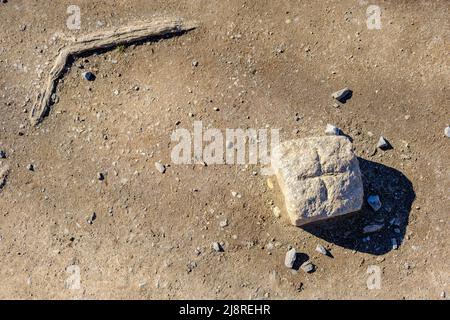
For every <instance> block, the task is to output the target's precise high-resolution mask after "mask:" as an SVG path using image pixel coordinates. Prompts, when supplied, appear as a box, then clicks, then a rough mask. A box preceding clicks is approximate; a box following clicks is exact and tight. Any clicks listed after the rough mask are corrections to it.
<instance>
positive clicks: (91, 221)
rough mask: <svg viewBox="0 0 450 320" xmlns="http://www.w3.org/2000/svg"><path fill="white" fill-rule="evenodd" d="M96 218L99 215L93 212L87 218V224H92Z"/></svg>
mask: <svg viewBox="0 0 450 320" xmlns="http://www.w3.org/2000/svg"><path fill="white" fill-rule="evenodd" d="M96 218H97V215H96V214H95V212H92V214H91V215H90V216H89V217H88V218H87V223H89V224H92V223H93V222H94V220H95V219H96Z"/></svg>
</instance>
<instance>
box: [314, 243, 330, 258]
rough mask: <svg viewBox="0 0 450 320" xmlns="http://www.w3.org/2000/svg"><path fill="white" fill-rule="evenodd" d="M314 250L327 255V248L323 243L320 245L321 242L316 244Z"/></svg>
mask: <svg viewBox="0 0 450 320" xmlns="http://www.w3.org/2000/svg"><path fill="white" fill-rule="evenodd" d="M316 251H317V252H319V253H321V254H323V255H324V256H327V255H328V250H327V249H325V247H324V246H323V245H321V244H318V245H317V247H316Z"/></svg>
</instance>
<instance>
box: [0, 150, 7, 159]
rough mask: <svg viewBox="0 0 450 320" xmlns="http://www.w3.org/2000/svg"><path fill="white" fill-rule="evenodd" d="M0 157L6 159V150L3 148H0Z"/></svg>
mask: <svg viewBox="0 0 450 320" xmlns="http://www.w3.org/2000/svg"><path fill="white" fill-rule="evenodd" d="M0 159H6V152H5V151H3V150H0Z"/></svg>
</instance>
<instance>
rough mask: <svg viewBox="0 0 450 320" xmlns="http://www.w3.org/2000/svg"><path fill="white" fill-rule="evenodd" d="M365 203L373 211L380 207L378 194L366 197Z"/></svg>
mask: <svg viewBox="0 0 450 320" xmlns="http://www.w3.org/2000/svg"><path fill="white" fill-rule="evenodd" d="M367 203H368V204H369V206H370V207H371V208H372V209H373V210H374V211H378V210H380V209H381V201H380V197H379V196H378V195H370V196H369V197H367Z"/></svg>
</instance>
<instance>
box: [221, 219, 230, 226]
mask: <svg viewBox="0 0 450 320" xmlns="http://www.w3.org/2000/svg"><path fill="white" fill-rule="evenodd" d="M219 226H220V227H221V228H225V227H226V226H228V220H227V219H225V220H222V221H220V222H219Z"/></svg>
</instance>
